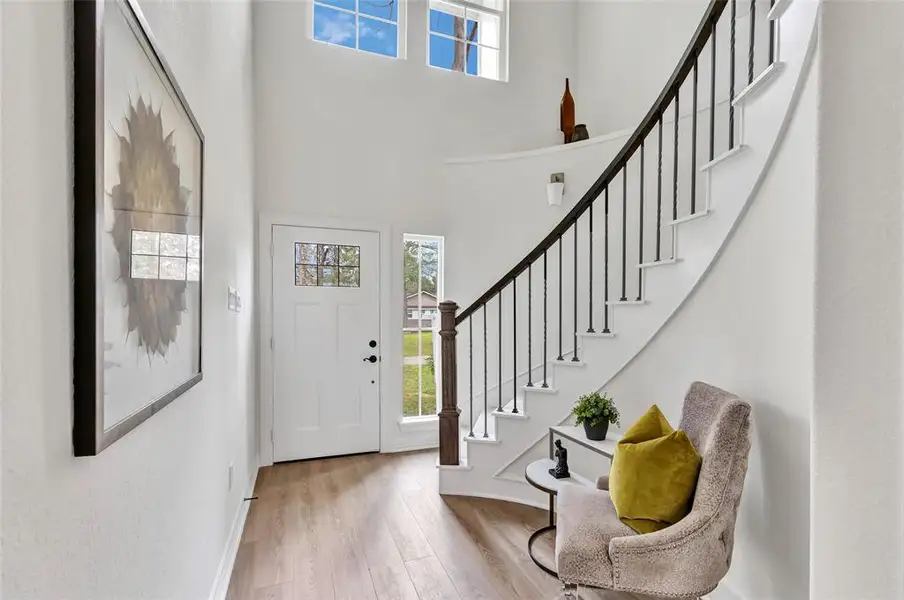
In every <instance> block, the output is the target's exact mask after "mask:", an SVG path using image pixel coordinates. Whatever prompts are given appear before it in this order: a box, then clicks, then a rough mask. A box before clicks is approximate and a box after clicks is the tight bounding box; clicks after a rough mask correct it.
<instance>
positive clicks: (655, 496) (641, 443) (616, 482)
mask: <svg viewBox="0 0 904 600" xmlns="http://www.w3.org/2000/svg"><path fill="white" fill-rule="evenodd" d="M702 462H703V459H702V458H701V457H700V454H698V453H697V450H696V449H695V448H694V445H693V444H692V443H691V441H690V439H689V438H688V437H687V434H686V433H685V432H683V431H681V430H680V429H679V430H677V431H676V430H674V429H673V428H672V426H671V425H669V422H668V420H667V419H666V418H665V415H663V414H662V411H660V410H659V407H658V406H656V405H655V404H654V405H653V406H651V407H650V409H649V410H648V411H647V412H646V414H644V415H643V416H642V417H641V418H640V419H638V420H637V422H636V423H634V424H633V425H632V426H631V427H630V428H629V429H628V431H627V432H625V435H624V436H623V437H622V439H621V440H620V441H619V442H618V445H617V447H616V450H615V457H614V458H613V459H612V471H611V472H610V474H609V494H610V496H611V497H612V503H613V504H614V505H615V510H616V512H617V513H618V516H619V518H620V519H621V520H622V522H623V523H625V525H627V526H628V527H631V528H632V529H633V530H634V531H636V532H638V533H651V532H652V531H657V530H659V529H664V528H665V527H668V526H669V525H673V524H674V523H677V522H678V521H680V520H681V519H683V518H684V517H685V516H687V513H689V512H690V509H691V503H692V501H693V499H694V490H695V489H696V487H697V475H698V474H699V472H700V465H701V463H702Z"/></svg>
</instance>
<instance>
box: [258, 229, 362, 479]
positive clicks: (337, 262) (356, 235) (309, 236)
mask: <svg viewBox="0 0 904 600" xmlns="http://www.w3.org/2000/svg"><path fill="white" fill-rule="evenodd" d="M272 281H273V358H274V360H273V364H274V395H273V457H274V461H285V460H298V459H303V458H315V457H318V456H335V455H338V454H354V453H357V452H372V451H376V450H379V449H380V364H379V357H380V234H379V233H377V232H373V231H353V230H346V229H315V228H310V227H290V226H284V225H274V226H273V280H272Z"/></svg>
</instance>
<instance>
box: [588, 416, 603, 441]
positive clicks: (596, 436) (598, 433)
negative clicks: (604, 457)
mask: <svg viewBox="0 0 904 600" xmlns="http://www.w3.org/2000/svg"><path fill="white" fill-rule="evenodd" d="M607 433H609V421H603V422H602V423H600V424H599V425H591V424H590V423H588V422H587V421H584V434H585V435H586V436H587V439H588V440H592V441H594V442H602V441H603V440H605V439H606V434H607Z"/></svg>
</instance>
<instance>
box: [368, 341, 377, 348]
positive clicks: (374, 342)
mask: <svg viewBox="0 0 904 600" xmlns="http://www.w3.org/2000/svg"><path fill="white" fill-rule="evenodd" d="M367 345H368V346H370V347H371V348H376V347H377V340H370V343H369V344H367Z"/></svg>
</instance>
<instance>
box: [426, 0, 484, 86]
mask: <svg viewBox="0 0 904 600" xmlns="http://www.w3.org/2000/svg"><path fill="white" fill-rule="evenodd" d="M454 22H455V17H454V16H453V15H450V14H449V13H446V12H442V11H439V10H435V9H430V31H431V35H430V66H432V67H441V68H443V69H452V62H453V61H454V59H455V41H454V40H452V39H449V38H446V37H443V36H442V35H433V33H441V34H444V35H449V36H453V35H454ZM476 26H477V22H476V21H473V20H471V19H468V21H467V24H466V25H465V37H466V38H467V37H468V36H469V35H470V34H471V32H472V31H473V30H474V28H475V27H476ZM474 41H475V42H479V41H480V29H478V30H477V31H476V32H474ZM469 46H470V47H471V50H470V52H468V62H467V65H466V67H465V71H466V72H467V73H468V74H469V75H477V46H474V45H471V44H469Z"/></svg>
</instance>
